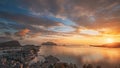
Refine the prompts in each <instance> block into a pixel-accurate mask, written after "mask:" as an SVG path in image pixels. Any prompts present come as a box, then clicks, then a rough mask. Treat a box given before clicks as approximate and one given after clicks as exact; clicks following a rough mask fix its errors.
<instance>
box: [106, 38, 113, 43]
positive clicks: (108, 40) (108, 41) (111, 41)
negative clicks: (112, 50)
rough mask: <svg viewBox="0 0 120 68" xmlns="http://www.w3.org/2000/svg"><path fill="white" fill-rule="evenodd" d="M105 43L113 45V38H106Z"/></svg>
mask: <svg viewBox="0 0 120 68" xmlns="http://www.w3.org/2000/svg"><path fill="white" fill-rule="evenodd" d="M105 41H106V43H113V42H114V39H113V38H107V39H106V40H105Z"/></svg>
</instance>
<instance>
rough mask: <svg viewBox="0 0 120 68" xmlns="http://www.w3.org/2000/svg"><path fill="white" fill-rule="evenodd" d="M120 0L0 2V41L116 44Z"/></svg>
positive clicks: (119, 18) (8, 0)
mask: <svg viewBox="0 0 120 68" xmlns="http://www.w3.org/2000/svg"><path fill="white" fill-rule="evenodd" d="M119 29H120V0H1V1H0V42H4V41H9V40H19V41H21V42H22V43H23V44H30V43H31V44H41V43H42V42H45V41H53V42H56V43H58V44H75V45H77V44H103V43H107V42H109V41H111V40H112V41H115V42H120V41H119V40H120V30H119Z"/></svg>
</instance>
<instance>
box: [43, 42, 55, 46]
mask: <svg viewBox="0 0 120 68" xmlns="http://www.w3.org/2000/svg"><path fill="white" fill-rule="evenodd" d="M41 45H57V44H56V43H54V42H43V43H42V44H41Z"/></svg>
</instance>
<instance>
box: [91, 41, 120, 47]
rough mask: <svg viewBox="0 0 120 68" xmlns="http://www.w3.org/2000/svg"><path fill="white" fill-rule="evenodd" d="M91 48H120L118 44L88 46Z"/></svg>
mask: <svg viewBox="0 0 120 68" xmlns="http://www.w3.org/2000/svg"><path fill="white" fill-rule="evenodd" d="M90 46H93V47H107V48H120V42H114V43H108V44H103V45H90Z"/></svg>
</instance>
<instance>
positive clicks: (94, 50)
mask: <svg viewBox="0 0 120 68" xmlns="http://www.w3.org/2000/svg"><path fill="white" fill-rule="evenodd" d="M39 53H40V54H41V55H46V56H47V55H53V56H56V57H58V58H59V59H60V60H61V61H63V62H68V63H75V64H77V66H79V67H81V66H83V64H94V66H97V65H101V66H102V68H108V67H109V68H115V67H116V66H118V65H119V64H120V48H98V47H81V46H42V47H41V49H40V52H39Z"/></svg>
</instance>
